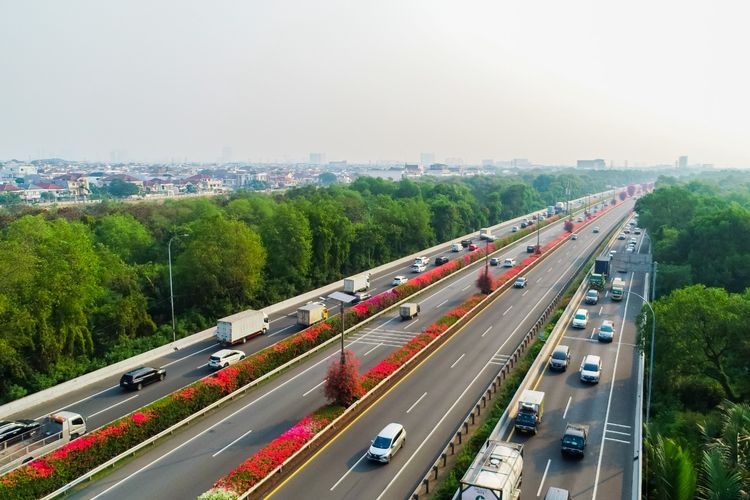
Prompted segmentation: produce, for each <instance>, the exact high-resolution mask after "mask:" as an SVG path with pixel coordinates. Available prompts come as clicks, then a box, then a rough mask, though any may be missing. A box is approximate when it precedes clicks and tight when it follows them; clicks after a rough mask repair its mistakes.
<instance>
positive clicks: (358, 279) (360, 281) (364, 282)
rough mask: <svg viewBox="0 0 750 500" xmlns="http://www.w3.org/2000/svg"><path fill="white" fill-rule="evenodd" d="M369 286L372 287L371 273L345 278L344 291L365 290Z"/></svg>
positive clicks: (355, 291)
mask: <svg viewBox="0 0 750 500" xmlns="http://www.w3.org/2000/svg"><path fill="white" fill-rule="evenodd" d="M368 288H370V273H363V274H358V275H356V276H352V277H351V278H344V292H346V293H357V292H363V291H365V290H367V289H368Z"/></svg>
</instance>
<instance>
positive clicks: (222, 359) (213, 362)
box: [208, 349, 245, 370]
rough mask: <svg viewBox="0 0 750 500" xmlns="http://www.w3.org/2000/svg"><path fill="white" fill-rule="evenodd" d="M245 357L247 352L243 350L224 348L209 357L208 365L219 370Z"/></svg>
mask: <svg viewBox="0 0 750 500" xmlns="http://www.w3.org/2000/svg"><path fill="white" fill-rule="evenodd" d="M243 359H245V353H244V352H242V351H235V350H233V349H222V350H220V351H216V352H215V353H213V354H212V355H211V357H210V358H208V366H209V368H213V369H214V370H219V369H221V368H226V367H227V366H229V365H233V364H235V363H237V362H238V361H241V360H243Z"/></svg>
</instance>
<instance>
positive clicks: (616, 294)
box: [610, 276, 625, 300]
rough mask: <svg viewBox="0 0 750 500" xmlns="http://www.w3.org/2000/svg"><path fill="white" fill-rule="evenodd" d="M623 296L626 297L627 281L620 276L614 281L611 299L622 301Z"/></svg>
mask: <svg viewBox="0 0 750 500" xmlns="http://www.w3.org/2000/svg"><path fill="white" fill-rule="evenodd" d="M623 295H625V280H624V279H622V278H620V277H619V276H618V277H616V278H615V279H613V280H612V293H611V294H610V297H612V300H622V296H623Z"/></svg>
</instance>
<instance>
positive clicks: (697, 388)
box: [676, 375, 726, 413]
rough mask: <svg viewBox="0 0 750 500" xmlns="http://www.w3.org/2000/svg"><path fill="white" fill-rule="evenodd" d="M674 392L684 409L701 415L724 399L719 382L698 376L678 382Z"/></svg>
mask: <svg viewBox="0 0 750 500" xmlns="http://www.w3.org/2000/svg"><path fill="white" fill-rule="evenodd" d="M676 392H677V394H678V395H679V398H680V401H681V402H682V404H683V406H684V407H685V408H686V409H688V410H692V411H698V412H701V413H707V412H708V411H710V410H712V409H714V408H716V407H717V406H718V405H719V403H721V401H722V400H723V399H724V398H726V394H725V393H724V389H723V388H722V387H721V384H719V382H717V381H716V380H714V379H711V378H708V377H701V376H698V375H695V376H691V377H687V378H683V379H680V380H678V381H677V387H676Z"/></svg>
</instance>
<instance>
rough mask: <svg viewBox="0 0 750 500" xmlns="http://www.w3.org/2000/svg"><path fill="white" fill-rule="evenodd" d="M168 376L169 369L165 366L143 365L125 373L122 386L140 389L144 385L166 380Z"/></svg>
mask: <svg viewBox="0 0 750 500" xmlns="http://www.w3.org/2000/svg"><path fill="white" fill-rule="evenodd" d="M166 376H167V371H166V370H165V369H163V368H150V367H148V366H142V367H140V368H136V369H135V370H132V371H129V372H128V373H126V374H125V375H123V376H122V377H121V378H120V387H122V388H123V389H135V390H136V391H140V390H141V389H143V386H144V385H148V384H150V383H152V382H158V381H160V380H164V378H165V377H166Z"/></svg>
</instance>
